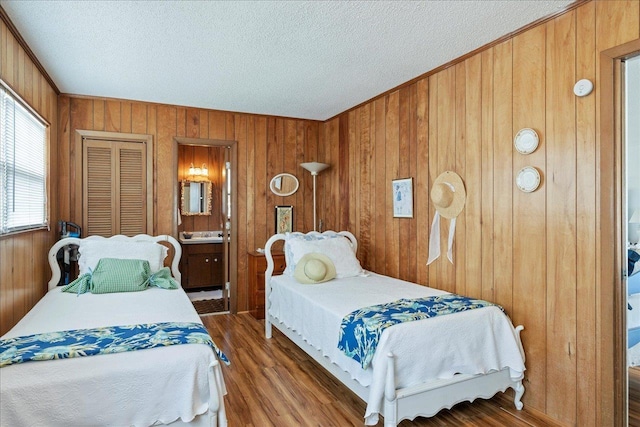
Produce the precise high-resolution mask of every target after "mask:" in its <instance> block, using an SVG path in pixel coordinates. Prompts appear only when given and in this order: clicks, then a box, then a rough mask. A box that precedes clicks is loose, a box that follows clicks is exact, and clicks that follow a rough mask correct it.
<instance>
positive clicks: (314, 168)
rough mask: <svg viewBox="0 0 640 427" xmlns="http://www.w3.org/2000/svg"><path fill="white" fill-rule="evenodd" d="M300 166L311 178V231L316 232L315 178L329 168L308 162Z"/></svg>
mask: <svg viewBox="0 0 640 427" xmlns="http://www.w3.org/2000/svg"><path fill="white" fill-rule="evenodd" d="M300 166H302V167H303V168H305V169H306V170H308V171H309V172H311V176H313V231H318V229H317V227H316V176H318V174H319V173H320V172H322V171H323V170H325V169H326V168H328V167H329V165H328V164H326V163H318V162H310V163H301V164H300Z"/></svg>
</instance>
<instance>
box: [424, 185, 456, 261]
mask: <svg viewBox="0 0 640 427" xmlns="http://www.w3.org/2000/svg"><path fill="white" fill-rule="evenodd" d="M443 184H446V185H447V186H449V188H450V189H451V191H453V192H455V191H456V189H455V188H454V186H453V185H452V184H450V183H448V182H444V183H443ZM455 234H456V219H455V218H451V222H450V223H449V239H448V242H447V258H448V259H449V262H451V264H453V238H454V236H455ZM439 256H440V212H438V210H437V209H436V214H435V215H434V217H433V222H432V223H431V235H430V236H429V258H428V259H427V265H429V264H431V263H432V262H433V261H435V260H436V259H438V257H439Z"/></svg>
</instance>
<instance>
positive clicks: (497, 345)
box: [269, 273, 525, 424]
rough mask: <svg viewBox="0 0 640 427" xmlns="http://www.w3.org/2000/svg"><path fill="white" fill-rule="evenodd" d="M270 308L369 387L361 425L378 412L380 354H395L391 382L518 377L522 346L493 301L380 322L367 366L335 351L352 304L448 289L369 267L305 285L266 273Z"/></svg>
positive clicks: (374, 419)
mask: <svg viewBox="0 0 640 427" xmlns="http://www.w3.org/2000/svg"><path fill="white" fill-rule="evenodd" d="M271 283H272V291H271V294H270V297H269V298H270V299H269V300H270V308H269V313H270V314H271V315H272V316H274V317H275V318H276V319H277V320H278V321H279V322H281V323H283V324H284V325H286V326H287V327H289V328H291V329H293V330H295V331H297V332H298V333H299V334H300V335H301V336H302V338H304V340H305V341H307V342H308V343H309V344H311V345H312V346H314V347H315V348H317V349H319V350H322V352H323V354H324V355H325V356H326V357H328V358H329V359H330V360H331V361H332V362H333V363H335V364H337V365H338V366H339V367H341V368H342V369H344V370H345V371H347V372H348V373H349V374H350V375H351V377H352V378H354V379H355V380H357V381H358V382H359V383H360V384H362V385H363V386H365V387H369V399H368V401H367V410H366V413H365V422H366V424H375V423H377V421H378V414H379V413H380V411H381V407H382V399H383V395H384V380H385V375H386V366H387V364H386V357H385V356H386V355H387V354H388V353H389V352H393V354H394V355H395V356H396V360H395V366H396V387H397V388H404V387H408V386H411V385H415V384H418V383H421V382H425V381H428V380H431V379H438V378H451V377H453V375H455V374H456V373H463V374H474V375H475V374H486V373H489V372H491V371H498V370H502V369H504V368H509V369H510V375H511V378H512V379H513V380H520V379H522V378H523V376H524V370H525V366H524V352H523V350H522V347H521V346H520V343H519V341H518V339H517V332H516V331H515V329H514V328H513V325H512V324H511V321H510V320H509V318H508V317H507V316H506V315H504V314H503V313H502V312H501V311H500V309H498V308H497V307H485V308H480V309H476V310H471V311H467V312H462V313H457V314H453V315H446V316H440V317H435V318H431V319H426V320H420V321H414V322H407V323H401V324H398V325H395V326H393V327H391V328H388V329H386V330H385V331H384V332H383V334H382V336H381V338H380V341H379V344H378V348H377V350H376V354H375V356H374V358H373V361H372V364H371V366H370V367H369V368H368V369H366V370H363V369H362V368H361V366H360V364H359V363H358V362H356V361H355V360H353V359H351V358H349V357H347V356H345V355H344V354H343V353H342V352H341V351H340V350H338V332H339V329H340V323H341V321H342V318H343V317H344V316H346V315H347V314H349V313H351V312H352V311H354V310H356V309H358V308H361V307H366V306H370V305H375V304H382V303H387V302H391V301H395V300H398V299H400V298H421V297H425V296H431V295H440V294H445V293H446V292H443V291H439V290H436V289H432V288H428V287H425V286H419V285H416V284H413V283H409V282H405V281H401V280H397V279H393V278H389V277H386V276H381V275H378V274H374V273H370V274H369V275H368V276H367V277H363V276H359V277H354V278H349V279H339V280H331V281H329V282H325V283H322V284H317V285H303V284H300V283H298V282H297V281H296V280H295V279H294V278H292V277H289V276H286V275H283V276H274V277H272V279H271Z"/></svg>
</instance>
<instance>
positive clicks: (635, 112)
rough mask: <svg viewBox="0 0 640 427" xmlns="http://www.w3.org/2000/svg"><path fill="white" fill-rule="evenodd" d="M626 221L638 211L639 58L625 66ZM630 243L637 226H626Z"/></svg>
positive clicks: (639, 171) (639, 204) (635, 234)
mask: <svg viewBox="0 0 640 427" xmlns="http://www.w3.org/2000/svg"><path fill="white" fill-rule="evenodd" d="M626 92H627V99H626V101H627V102H626V112H627V117H626V131H627V132H626V142H627V162H626V163H627V165H626V170H627V220H628V219H629V218H631V215H632V214H633V211H634V210H635V209H640V56H637V57H635V58H632V59H630V60H628V61H627V64H626ZM628 225H629V228H628V230H629V233H628V238H629V241H630V242H637V241H638V240H639V238H640V235H638V231H637V230H638V224H628Z"/></svg>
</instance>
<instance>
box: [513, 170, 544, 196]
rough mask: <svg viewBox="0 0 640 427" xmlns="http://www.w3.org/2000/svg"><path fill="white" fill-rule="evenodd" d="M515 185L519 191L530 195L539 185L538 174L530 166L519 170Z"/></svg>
mask: <svg viewBox="0 0 640 427" xmlns="http://www.w3.org/2000/svg"><path fill="white" fill-rule="evenodd" d="M516 185H517V186H518V188H519V189H520V191H524V192H525V193H531V192H532V191H535V190H536V189H537V188H538V186H539V185H540V173H539V172H538V170H537V169H536V168H534V167H532V166H527V167H524V168H522V169H520V172H518V176H517V177H516Z"/></svg>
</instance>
